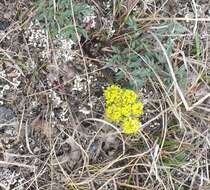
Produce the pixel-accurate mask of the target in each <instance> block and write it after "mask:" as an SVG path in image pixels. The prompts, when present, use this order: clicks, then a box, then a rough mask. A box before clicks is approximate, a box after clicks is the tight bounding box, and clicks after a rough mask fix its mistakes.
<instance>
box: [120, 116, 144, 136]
mask: <svg viewBox="0 0 210 190" xmlns="http://www.w3.org/2000/svg"><path fill="white" fill-rule="evenodd" d="M122 126H123V133H126V134H136V133H137V132H138V131H139V128H140V122H139V119H137V118H128V119H125V120H124V121H123V124H122Z"/></svg>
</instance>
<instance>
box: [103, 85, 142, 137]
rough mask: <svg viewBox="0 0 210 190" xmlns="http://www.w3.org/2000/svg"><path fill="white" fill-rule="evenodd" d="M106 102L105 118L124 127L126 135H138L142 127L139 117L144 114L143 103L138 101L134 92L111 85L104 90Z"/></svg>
mask: <svg viewBox="0 0 210 190" xmlns="http://www.w3.org/2000/svg"><path fill="white" fill-rule="evenodd" d="M104 96H105V100H106V110H105V117H106V118H107V119H108V120H109V121H111V122H115V123H117V124H120V125H121V126H122V127H123V132H124V133H126V134H131V133H136V132H137V131H138V129H139V126H140V121H139V118H138V117H139V116H140V115H142V114H143V103H142V102H141V101H138V99H137V94H136V93H135V92H134V91H133V90H128V89H122V88H120V87H119V86H117V85H111V86H109V87H107V88H106V89H105V90H104Z"/></svg>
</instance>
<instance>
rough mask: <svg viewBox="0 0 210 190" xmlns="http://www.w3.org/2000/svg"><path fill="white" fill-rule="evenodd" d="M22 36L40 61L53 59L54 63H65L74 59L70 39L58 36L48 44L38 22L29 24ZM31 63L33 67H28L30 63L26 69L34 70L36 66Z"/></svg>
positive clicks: (72, 43) (45, 34) (46, 35)
mask: <svg viewBox="0 0 210 190" xmlns="http://www.w3.org/2000/svg"><path fill="white" fill-rule="evenodd" d="M24 34H25V38H26V39H27V42H28V46H29V48H31V49H34V51H36V52H38V54H37V55H38V57H39V58H40V61H44V60H49V59H51V58H53V59H54V60H55V61H56V62H61V63H66V62H68V61H72V60H73V59H74V56H75V51H74V50H72V47H73V45H74V44H75V43H74V42H73V41H72V40H71V39H66V38H63V37H60V36H56V37H54V38H52V39H51V42H50V43H49V37H48V34H47V31H46V30H44V29H43V28H42V27H41V25H40V23H39V21H37V20H36V21H35V22H31V23H30V25H29V27H28V28H27V29H26V30H25V32H24ZM32 62H33V65H30V63H31V61H30V63H29V64H28V67H32V68H36V65H37V64H36V63H34V60H32Z"/></svg>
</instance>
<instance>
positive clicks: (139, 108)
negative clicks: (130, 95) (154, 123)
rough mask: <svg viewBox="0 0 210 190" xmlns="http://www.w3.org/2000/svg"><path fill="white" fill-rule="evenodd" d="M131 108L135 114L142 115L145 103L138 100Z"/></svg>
mask: <svg viewBox="0 0 210 190" xmlns="http://www.w3.org/2000/svg"><path fill="white" fill-rule="evenodd" d="M131 110H132V114H133V115H135V116H138V115H142V114H143V113H144V112H143V103H142V102H137V103H135V104H133V105H132V109H131Z"/></svg>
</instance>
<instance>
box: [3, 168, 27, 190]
mask: <svg viewBox="0 0 210 190" xmlns="http://www.w3.org/2000/svg"><path fill="white" fill-rule="evenodd" d="M23 182H25V179H24V178H22V177H21V176H20V174H18V173H16V172H12V171H11V170H9V169H7V168H0V183H1V186H3V187H6V189H10V186H15V187H18V188H15V189H17V190H23V189H24V187H23V186H21V184H23ZM9 185H10V186H9Z"/></svg>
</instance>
